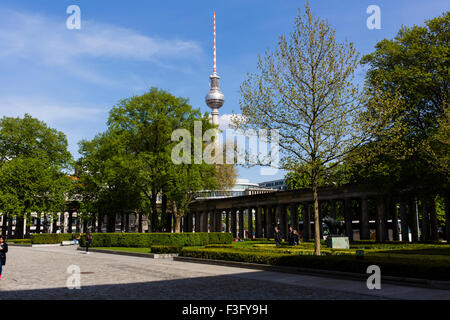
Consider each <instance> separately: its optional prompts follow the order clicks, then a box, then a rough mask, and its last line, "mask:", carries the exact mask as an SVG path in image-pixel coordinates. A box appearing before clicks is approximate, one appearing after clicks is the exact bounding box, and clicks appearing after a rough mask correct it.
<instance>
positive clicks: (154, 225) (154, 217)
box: [149, 191, 158, 232]
mask: <svg viewBox="0 0 450 320" xmlns="http://www.w3.org/2000/svg"><path fill="white" fill-rule="evenodd" d="M157 196H158V194H157V192H156V191H153V192H152V213H151V220H150V228H149V229H150V232H158V211H157V206H156V199H157Z"/></svg>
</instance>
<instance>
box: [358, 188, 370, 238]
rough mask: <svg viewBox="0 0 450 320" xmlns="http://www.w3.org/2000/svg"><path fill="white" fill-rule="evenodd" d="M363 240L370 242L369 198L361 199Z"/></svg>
mask: <svg viewBox="0 0 450 320" xmlns="http://www.w3.org/2000/svg"><path fill="white" fill-rule="evenodd" d="M360 232H361V240H370V226H369V207H368V200H367V197H363V198H361V221H360Z"/></svg>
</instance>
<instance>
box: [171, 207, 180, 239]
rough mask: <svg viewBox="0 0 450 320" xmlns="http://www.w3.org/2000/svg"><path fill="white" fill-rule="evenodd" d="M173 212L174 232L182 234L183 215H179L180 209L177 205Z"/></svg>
mask: <svg viewBox="0 0 450 320" xmlns="http://www.w3.org/2000/svg"><path fill="white" fill-rule="evenodd" d="M172 211H173V215H174V217H175V227H174V232H175V233H180V232H181V215H180V214H179V213H178V208H177V205H176V204H175V203H173V207H172Z"/></svg>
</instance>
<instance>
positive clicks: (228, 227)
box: [225, 209, 230, 233]
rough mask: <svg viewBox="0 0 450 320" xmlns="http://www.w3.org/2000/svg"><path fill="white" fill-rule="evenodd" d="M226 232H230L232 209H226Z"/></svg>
mask: <svg viewBox="0 0 450 320" xmlns="http://www.w3.org/2000/svg"><path fill="white" fill-rule="evenodd" d="M225 232H226V233H228V232H230V209H227V210H226V211H225Z"/></svg>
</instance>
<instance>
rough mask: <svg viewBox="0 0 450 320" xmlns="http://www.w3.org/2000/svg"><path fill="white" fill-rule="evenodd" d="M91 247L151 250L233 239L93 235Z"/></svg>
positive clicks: (205, 235)
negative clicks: (156, 247)
mask: <svg viewBox="0 0 450 320" xmlns="http://www.w3.org/2000/svg"><path fill="white" fill-rule="evenodd" d="M91 236H92V243H91V247H132V248H133V247H134V248H150V247H151V246H155V245H165V246H205V245H208V244H228V243H231V242H232V240H233V237H232V235H231V233H222V232H210V233H208V232H197V233H92V234H91ZM85 244H86V237H85V236H82V237H81V240H80V246H82V247H84V246H85Z"/></svg>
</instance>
